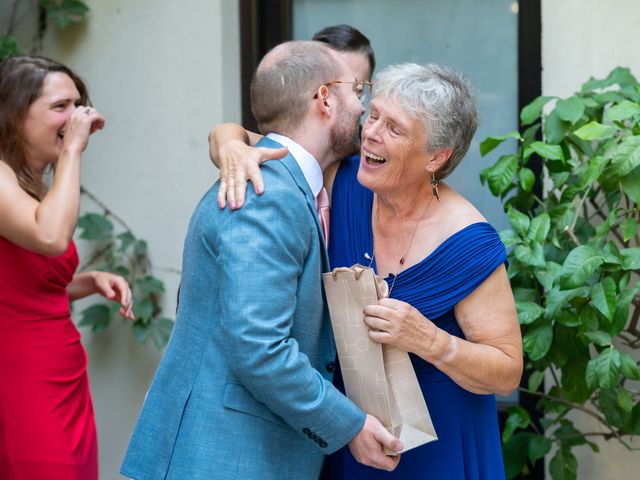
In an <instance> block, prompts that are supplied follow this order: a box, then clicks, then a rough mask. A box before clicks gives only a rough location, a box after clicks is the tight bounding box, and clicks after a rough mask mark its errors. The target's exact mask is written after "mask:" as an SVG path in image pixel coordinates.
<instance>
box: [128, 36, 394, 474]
mask: <svg viewBox="0 0 640 480" xmlns="http://www.w3.org/2000/svg"><path fill="white" fill-rule="evenodd" d="M353 83H354V79H353V77H352V76H350V74H349V71H348V68H347V66H346V65H345V64H344V63H342V61H341V60H340V59H339V58H338V57H337V55H336V54H335V52H333V51H331V49H330V48H329V47H328V46H326V45H324V44H321V43H318V42H288V43H285V44H282V45H280V46H278V47H276V48H275V49H274V50H272V51H271V52H269V53H268V54H267V55H266V56H265V58H264V59H263V61H262V62H261V63H260V65H259V66H258V69H257V71H256V73H255V75H254V79H253V82H252V86H251V96H252V109H253V112H254V115H255V117H256V119H257V120H258V124H259V127H260V130H261V132H262V133H268V135H267V136H266V137H265V138H264V139H262V140H261V145H263V146H267V147H272V148H274V147H276V148H277V147H281V146H286V147H288V148H289V152H290V153H289V155H287V156H286V157H284V158H283V159H282V160H279V161H272V162H268V163H267V164H265V166H264V168H263V170H262V172H263V175H264V181H265V183H266V184H267V186H268V188H267V189H266V192H265V193H264V194H263V195H262V197H261V198H260V201H256V195H255V193H254V192H253V191H251V192H249V193H248V196H247V200H246V203H245V205H244V207H243V208H242V209H241V210H238V211H232V210H229V209H226V210H219V209H218V207H217V206H216V196H217V193H218V186H219V183H216V184H215V185H214V186H213V187H212V188H211V189H210V190H209V191H208V192H207V193H206V194H205V196H204V197H203V198H202V200H201V201H200V203H199V204H198V206H197V207H196V209H195V211H194V213H193V216H192V218H191V222H190V225H189V231H188V233H187V238H186V241H185V246H184V258H183V269H182V284H181V289H180V302H179V305H180V306H179V310H178V314H177V319H176V325H175V328H174V331H173V335H172V337H171V340H170V342H169V345H168V347H167V351H166V353H165V355H164V357H163V359H162V361H161V363H160V366H159V367H158V371H157V373H156V375H155V377H154V379H153V382H152V384H151V388H150V390H149V393H148V396H147V398H146V400H145V403H144V405H143V408H142V411H141V413H140V417H139V419H138V422H137V424H136V427H135V430H134V432H133V435H132V438H131V442H130V444H129V449H128V451H127V453H126V457H125V459H124V463H123V466H122V470H121V471H122V473H123V474H124V475H126V476H129V477H131V478H134V479H136V480H151V479H153V480H155V479H180V480H182V479H189V480H198V479H242V480H249V479H315V478H317V477H318V475H319V473H320V469H321V466H322V461H323V457H324V455H325V454H329V453H332V452H334V451H335V450H337V449H339V448H340V447H342V446H343V445H345V444H347V443H348V444H349V447H350V448H351V451H352V453H353V454H354V456H355V457H356V459H357V460H358V461H360V462H362V463H365V464H367V465H371V466H374V467H377V468H383V469H386V470H393V469H394V468H395V466H396V465H397V463H398V460H399V459H398V458H397V457H396V458H394V457H389V456H386V455H385V454H384V450H383V449H384V448H387V449H389V450H398V451H399V450H401V449H402V445H401V443H400V441H399V440H398V439H396V438H395V437H393V436H392V435H391V434H390V433H389V432H387V431H386V430H385V429H384V427H383V426H382V424H380V422H379V421H378V420H377V419H376V418H374V417H372V416H369V415H365V413H364V412H362V411H361V410H360V409H359V408H358V407H357V406H356V405H355V404H353V403H352V402H351V401H350V400H349V399H347V398H346V397H345V396H343V395H342V394H341V393H340V392H338V391H337V390H336V389H335V388H334V387H333V385H332V383H331V379H332V373H333V370H334V369H335V365H334V363H333V360H334V358H335V355H336V353H335V347H334V343H333V337H332V334H331V324H330V322H329V318H328V312H327V308H326V305H325V302H324V297H323V292H322V285H321V274H322V272H324V271H327V270H328V268H329V262H328V258H327V253H326V248H325V243H324V240H323V236H322V231H321V228H320V224H319V221H318V217H317V215H316V206H315V197H317V195H318V193H319V192H320V190H321V188H322V171H323V170H324V168H326V167H327V166H328V165H330V164H331V163H333V162H335V161H337V160H338V159H340V158H342V157H344V156H345V155H347V154H349V153H351V152H352V151H353V150H355V149H356V148H357V144H358V135H357V131H358V129H357V126H358V122H359V119H360V117H361V115H362V114H363V113H364V109H363V108H362V105H361V104H360V102H359V99H358V97H357V94H356V91H355V89H354V88H353V87H354V85H353ZM275 132H277V133H275Z"/></svg>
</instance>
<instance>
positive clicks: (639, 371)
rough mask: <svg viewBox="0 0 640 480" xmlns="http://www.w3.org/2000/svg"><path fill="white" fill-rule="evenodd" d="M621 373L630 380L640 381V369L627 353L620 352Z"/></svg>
mask: <svg viewBox="0 0 640 480" xmlns="http://www.w3.org/2000/svg"><path fill="white" fill-rule="evenodd" d="M620 372H621V373H622V375H623V376H624V377H625V378H628V379H629V380H640V368H638V364H637V363H636V362H635V361H634V360H633V358H631V356H630V355H629V354H627V353H624V352H620Z"/></svg>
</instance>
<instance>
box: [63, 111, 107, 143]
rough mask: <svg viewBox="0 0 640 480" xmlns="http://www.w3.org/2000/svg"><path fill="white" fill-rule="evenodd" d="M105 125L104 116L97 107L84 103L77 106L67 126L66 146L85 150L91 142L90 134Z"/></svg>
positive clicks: (65, 134) (65, 133) (65, 132)
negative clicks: (84, 104) (86, 105)
mask: <svg viewBox="0 0 640 480" xmlns="http://www.w3.org/2000/svg"><path fill="white" fill-rule="evenodd" d="M103 127H104V117H103V116H102V115H100V113H99V112H98V111H97V110H96V109H95V108H93V107H85V106H82V105H81V106H78V107H76V109H75V111H74V112H73V113H72V114H71V116H70V117H69V120H68V121H67V124H66V126H65V131H64V146H65V148H68V149H70V150H72V151H75V152H83V151H84V149H85V148H87V144H88V143H89V135H91V134H92V133H94V132H96V131H98V130H101V129H102V128H103Z"/></svg>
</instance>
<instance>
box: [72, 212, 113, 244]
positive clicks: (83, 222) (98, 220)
mask: <svg viewBox="0 0 640 480" xmlns="http://www.w3.org/2000/svg"><path fill="white" fill-rule="evenodd" d="M78 229H80V231H81V233H80V238H84V239H85V240H108V239H110V238H111V237H112V235H113V223H111V221H110V220H109V219H108V218H107V217H105V216H104V215H100V214H97V213H86V214H84V215H82V216H81V217H80V218H79V219H78Z"/></svg>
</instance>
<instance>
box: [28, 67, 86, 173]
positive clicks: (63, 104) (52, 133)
mask: <svg viewBox="0 0 640 480" xmlns="http://www.w3.org/2000/svg"><path fill="white" fill-rule="evenodd" d="M79 103H80V93H79V92H78V89H77V87H76V85H75V83H74V81H73V80H72V79H71V77H69V76H68V75H67V74H65V73H61V72H51V73H49V74H47V76H46V77H45V79H44V84H43V87H42V94H41V95H40V96H39V97H38V98H37V99H36V100H35V101H34V102H33V103H32V104H31V105H30V106H29V110H28V112H27V116H26V118H25V121H24V123H23V127H22V136H23V139H24V150H25V157H26V160H27V163H28V164H30V165H32V166H33V167H35V168H37V169H42V168H43V167H45V166H47V165H49V164H51V163H55V162H56V161H57V160H58V157H59V156H60V153H61V152H62V144H63V138H64V128H65V125H66V123H67V120H68V119H69V117H70V116H71V113H72V112H73V111H74V110H75V107H76V105H77V104H79Z"/></svg>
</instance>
